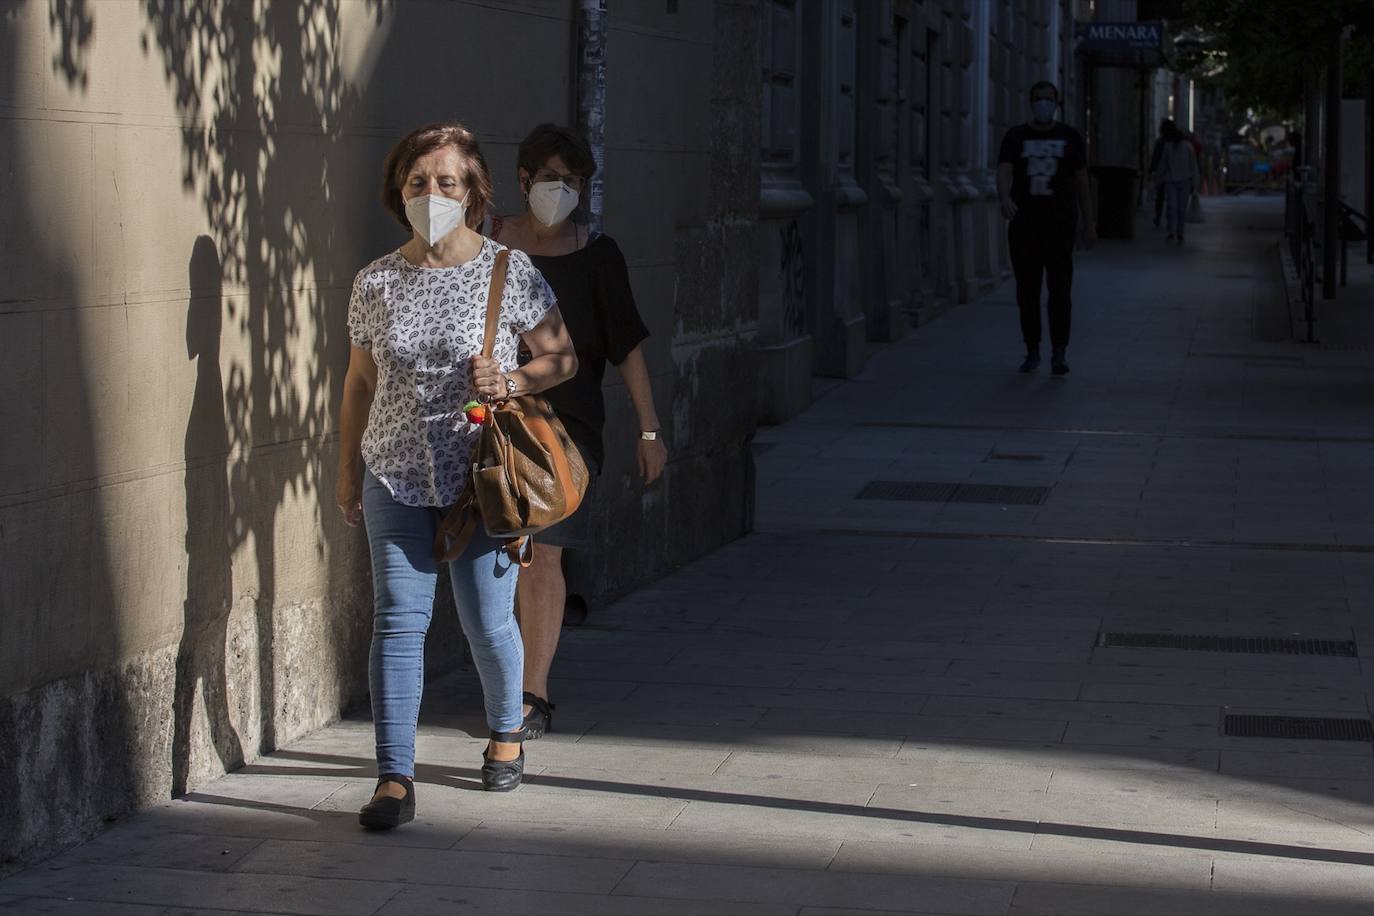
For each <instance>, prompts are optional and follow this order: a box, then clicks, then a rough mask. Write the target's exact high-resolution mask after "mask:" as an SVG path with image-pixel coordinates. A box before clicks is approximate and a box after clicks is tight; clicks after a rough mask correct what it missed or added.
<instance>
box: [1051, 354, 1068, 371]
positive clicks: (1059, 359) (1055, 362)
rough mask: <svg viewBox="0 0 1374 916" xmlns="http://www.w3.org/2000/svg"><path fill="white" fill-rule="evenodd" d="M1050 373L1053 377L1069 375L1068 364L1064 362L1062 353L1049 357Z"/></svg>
mask: <svg viewBox="0 0 1374 916" xmlns="http://www.w3.org/2000/svg"><path fill="white" fill-rule="evenodd" d="M1050 371H1051V372H1053V373H1054V374H1055V375H1068V374H1069V364H1068V363H1067V362H1066V361H1065V360H1064V354H1063V353H1056V354H1054V355H1053V356H1051V357H1050Z"/></svg>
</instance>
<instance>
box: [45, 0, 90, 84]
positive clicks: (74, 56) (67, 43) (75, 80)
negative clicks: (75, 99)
mask: <svg viewBox="0 0 1374 916" xmlns="http://www.w3.org/2000/svg"><path fill="white" fill-rule="evenodd" d="M48 28H49V29H50V30H51V31H52V32H53V33H54V34H55V35H56V36H57V38H58V43H57V49H56V50H55V51H54V52H53V59H52V65H53V69H54V70H56V71H57V72H58V73H60V74H62V76H63V77H65V78H66V80H67V84H68V85H70V86H80V87H81V88H82V89H85V88H86V86H87V85H88V82H89V74H88V70H87V63H86V56H87V51H88V49H89V47H90V43H91V39H92V38H93V37H94V36H95V20H94V19H93V18H92V17H91V12H90V10H89V9H88V8H87V4H86V0H50V2H49V4H48Z"/></svg>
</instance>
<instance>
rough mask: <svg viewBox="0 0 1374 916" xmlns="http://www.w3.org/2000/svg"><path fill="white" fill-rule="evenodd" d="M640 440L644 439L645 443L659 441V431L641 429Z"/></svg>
mask: <svg viewBox="0 0 1374 916" xmlns="http://www.w3.org/2000/svg"><path fill="white" fill-rule="evenodd" d="M639 438H641V439H643V440H644V441H645V442H654V441H656V440H657V439H658V430H656V429H641V430H640V431H639Z"/></svg>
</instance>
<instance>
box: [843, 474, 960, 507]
mask: <svg viewBox="0 0 1374 916" xmlns="http://www.w3.org/2000/svg"><path fill="white" fill-rule="evenodd" d="M958 486H959V485H958V484H954V483H921V482H919V481H914V480H871V481H869V482H868V484H867V485H866V486H865V487H864V488H863V489H862V490H860V491H859V495H858V496H856V497H854V498H855V499H892V500H903V501H907V502H922V503H944V502H949V498H950V497H951V496H953V495H954V491H955V490H956V489H958Z"/></svg>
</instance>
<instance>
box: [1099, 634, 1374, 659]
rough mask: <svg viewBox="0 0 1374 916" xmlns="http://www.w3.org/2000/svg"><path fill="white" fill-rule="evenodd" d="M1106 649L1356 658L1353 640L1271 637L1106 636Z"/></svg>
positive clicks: (1103, 635) (1104, 645)
mask: <svg viewBox="0 0 1374 916" xmlns="http://www.w3.org/2000/svg"><path fill="white" fill-rule="evenodd" d="M1098 645H1100V646H1102V647H1103V648H1105V649H1190V650H1192V651H1195V652H1243V653H1248V654H1250V655H1325V656H1333V657H1336V658H1357V657H1358V656H1359V652H1358V651H1357V648H1356V646H1355V642H1354V640H1350V639H1288V638H1271V637H1268V636H1194V635H1190V634H1187V633H1103V634H1102V638H1101V639H1100V640H1099V641H1098Z"/></svg>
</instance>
